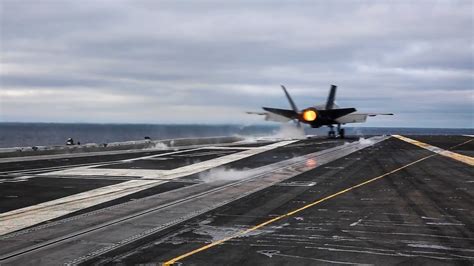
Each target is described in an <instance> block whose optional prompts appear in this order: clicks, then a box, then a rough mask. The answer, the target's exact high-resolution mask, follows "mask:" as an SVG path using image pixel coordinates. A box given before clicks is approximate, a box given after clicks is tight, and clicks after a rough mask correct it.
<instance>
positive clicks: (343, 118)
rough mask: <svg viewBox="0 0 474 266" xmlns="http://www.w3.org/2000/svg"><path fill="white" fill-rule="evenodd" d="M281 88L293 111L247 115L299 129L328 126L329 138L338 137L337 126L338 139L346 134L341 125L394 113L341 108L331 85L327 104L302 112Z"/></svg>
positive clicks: (268, 108)
mask: <svg viewBox="0 0 474 266" xmlns="http://www.w3.org/2000/svg"><path fill="white" fill-rule="evenodd" d="M281 88H282V89H283V92H284V93H285V95H286V98H287V99H288V102H289V103H290V106H291V110H289V109H278V108H271V107H262V109H263V110H265V112H247V113H248V114H257V115H264V116H265V120H267V121H275V122H288V121H290V120H294V121H296V123H297V126H298V127H301V123H303V124H308V125H310V126H311V127H312V128H318V127H321V126H328V127H329V133H328V136H329V138H335V137H336V132H335V131H334V126H335V125H336V126H337V133H338V137H339V138H344V136H345V132H344V129H343V128H342V127H341V125H345V124H348V123H363V122H365V121H366V120H367V117H368V116H376V115H393V114H392V113H356V111H357V110H356V109H355V108H339V106H337V105H336V104H335V103H334V100H335V99H336V90H337V86H336V85H331V89H330V90H329V96H328V99H327V101H326V104H319V105H315V106H312V107H308V108H305V109H303V110H302V111H300V110H299V109H298V107H296V104H295V102H294V101H293V99H292V98H291V96H290V94H289V93H288V91H287V90H286V88H285V86H283V85H281Z"/></svg>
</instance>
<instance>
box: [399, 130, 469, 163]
mask: <svg viewBox="0 0 474 266" xmlns="http://www.w3.org/2000/svg"><path fill="white" fill-rule="evenodd" d="M392 136H393V137H395V138H397V139H400V140H403V141H405V142H408V143H411V144H413V145H416V146H418V147H421V148H423V149H427V150H430V151H432V152H435V153H437V154H439V155H443V156H446V157H449V158H451V159H454V160H458V161H460V162H463V163H466V164H469V165H471V166H474V158H473V157H470V156H467V155H462V154H459V153H455V152H452V151H448V150H444V149H441V148H438V147H436V146H433V145H430V144H426V143H423V142H421V141H418V140H414V139H410V138H407V137H404V136H401V135H392ZM471 141H472V140H468V141H465V142H463V143H461V144H459V145H456V146H454V147H457V146H461V145H464V144H466V143H468V142H471Z"/></svg>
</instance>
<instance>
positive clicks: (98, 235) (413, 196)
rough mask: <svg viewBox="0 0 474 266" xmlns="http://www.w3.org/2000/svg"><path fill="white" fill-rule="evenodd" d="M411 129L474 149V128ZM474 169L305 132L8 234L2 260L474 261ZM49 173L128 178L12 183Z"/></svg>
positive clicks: (436, 141)
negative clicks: (452, 132)
mask: <svg viewBox="0 0 474 266" xmlns="http://www.w3.org/2000/svg"><path fill="white" fill-rule="evenodd" d="M405 137H409V138H410V139H412V140H416V141H419V142H422V143H426V144H429V145H431V146H436V147H438V148H441V149H445V150H450V149H451V148H452V150H451V151H452V152H454V153H455V154H460V155H464V156H472V154H473V148H474V147H473V146H472V141H470V139H471V137H467V136H405ZM380 140H382V139H379V140H378V141H380ZM346 142H352V144H347V143H346ZM357 143H359V144H357ZM360 143H363V146H358V145H360ZM350 145H352V146H350ZM263 146H265V145H262V147H263ZM238 147H241V148H245V147H247V148H249V149H252V148H256V147H259V145H249V146H245V145H241V146H238ZM352 147H358V148H356V149H354V148H352ZM232 148H233V147H229V150H228V151H229V154H230V155H232V152H233V151H232V150H231V149H232ZM349 148H350V149H349ZM215 151H226V149H225V148H224V149H222V150H220V149H216V150H215ZM239 151H240V150H239ZM196 153H197V151H196V152H194V151H191V152H188V154H189V155H191V156H192V154H195V155H196ZM337 153H341V154H342V155H341V156H337ZM178 154H179V153H178ZM198 154H199V153H198ZM307 154H314V156H309V157H308V156H306V157H305V155H307ZM182 155H186V153H184V154H182ZM203 156H206V155H203ZM225 156H226V154H222V158H225ZM137 157H138V156H137ZM140 157H142V156H140ZM185 157H186V156H183V160H186V158H185ZM156 158H159V157H156ZM177 158H179V156H177ZM126 159H133V158H129V157H127V158H126ZM146 159H148V158H146ZM176 160H179V159H176ZM298 160H299V164H298V163H296V162H295V161H298ZM137 161H139V160H136V161H134V160H132V161H131V162H137ZM159 161H160V160H153V163H156V162H159ZM164 161H165V160H164ZM113 165H117V162H112V163H111V164H110V165H109V167H110V169H111V168H112V166H113ZM176 165H177V166H178V167H179V166H181V164H180V163H177V164H176ZM191 165H192V164H191ZM269 165H273V166H272V167H269ZM0 167H1V164H0ZM101 168H103V169H107V165H103V166H101ZM178 169H179V168H178ZM244 169H246V170H245V171H244ZM111 171H113V169H111ZM473 176H474V170H473V167H472V166H470V165H468V164H466V163H464V162H462V161H459V160H457V159H456V156H453V157H446V156H442V155H440V154H437V153H434V152H432V151H430V150H427V149H424V148H422V147H419V146H416V145H414V144H411V143H408V142H405V141H403V140H401V139H397V138H395V137H392V138H388V139H385V140H383V141H381V142H378V143H376V141H375V139H369V140H366V139H362V140H361V141H360V142H357V139H352V140H351V139H350V140H348V141H341V140H326V139H312V140H304V141H299V142H294V143H290V144H288V145H285V146H283V147H277V148H275V149H271V150H267V151H264V152H262V153H258V154H255V155H253V156H250V157H246V158H242V159H240V160H236V161H232V162H228V163H224V164H222V165H219V166H216V167H215V169H209V170H205V171H203V172H202V173H196V174H191V175H188V176H181V177H178V178H176V179H173V180H170V181H169V182H170V183H166V182H165V183H162V184H160V185H158V186H156V188H153V187H152V188H149V189H147V190H143V191H141V192H137V193H133V194H129V195H127V196H125V197H123V198H118V199H115V200H113V201H111V202H105V203H102V204H101V205H98V206H95V207H94V206H93V207H89V208H88V209H84V210H79V211H78V212H76V213H72V214H68V215H67V216H65V217H63V218H61V217H59V218H56V219H54V221H52V222H50V223H42V224H41V225H40V226H36V227H35V226H32V227H29V228H27V229H25V230H23V231H22V230H20V231H17V232H15V233H11V234H7V235H5V236H0V264H2V265H4V264H5V265H24V264H28V263H29V264H35V265H36V264H44V265H50V264H63V263H72V264H75V263H82V264H91V263H97V264H111V265H112V264H118V263H120V264H126V265H129V264H132V265H133V264H148V265H160V264H162V263H170V264H171V263H174V264H175V265H315V264H316V265H321V264H322V265H333V264H339V265H355V264H375V265H378V264H382V265H394V264H424V265H437V264H439V265H445V264H458V265H472V264H473V263H474V248H473V247H474V220H473V219H472V217H474V207H473V206H474V193H473V191H474V190H473V188H474V187H473V186H474V178H473ZM219 177H220V178H219ZM16 178H18V177H16ZM125 178H126V177H125ZM128 178H132V177H128ZM136 178H140V177H136ZM42 179H44V180H43V182H44V183H45V184H51V183H54V182H55V180H66V182H71V181H70V180H78V181H74V182H84V183H87V182H91V186H93V185H92V184H94V182H104V183H102V184H101V185H104V186H107V185H108V184H107V182H123V181H118V180H117V179H115V180H114V179H112V178H109V177H107V176H103V178H102V179H101V178H100V176H99V177H97V179H96V178H94V179H90V178H89V179H81V178H80V176H77V177H73V178H72V179H71V177H68V178H48V177H32V178H30V179H26V180H25V181H21V182H18V183H11V184H17V185H18V186H17V187H15V188H14V189H17V190H21V188H22V186H21V183H25V182H36V183H37V182H40V181H41V180H42ZM28 180H30V181H28ZM259 180H260V181H259ZM265 180H268V181H265ZM270 180H273V181H270ZM61 182H64V181H61ZM33 184H34V183H33ZM58 184H59V183H58ZM77 184H79V183H77ZM77 184H76V185H77ZM167 184H169V185H167ZM49 186H51V185H49ZM60 186H61V185H58V186H57V187H58V188H59V187H60ZM53 187H54V186H51V187H50V190H49V191H43V192H42V193H43V194H45V195H48V194H53V193H52V191H51V189H53ZM257 188H258V189H257ZM0 189H2V190H1V193H2V195H3V194H4V192H5V193H6V194H9V192H13V191H15V190H14V189H13V188H11V187H9V188H8V189H6V188H2V187H1V184H0ZM86 189H91V188H86ZM53 190H54V189H53ZM240 191H245V192H240ZM74 193H77V192H74ZM10 194H12V193H10ZM17 194H19V195H20V194H21V193H17ZM26 194H28V193H23V194H21V195H26ZM233 194H235V196H232V195H233ZM19 195H18V196H19ZM26 197H28V196H26ZM18 198H19V197H18ZM18 198H17V199H18ZM14 199H15V198H11V200H14ZM18 200H20V199H18ZM31 204H34V202H33V203H31ZM152 205H153V207H152ZM12 206H15V203H13V204H12ZM18 206H19V205H18ZM14 208H15V207H14ZM167 217H168V218H169V219H168V218H167ZM173 217H176V218H173ZM178 217H183V218H178ZM186 217H187V218H186ZM177 218H178V220H173V219H177ZM2 219H5V217H1V216H0V222H1V221H2ZM7 219H8V218H7ZM166 220H168V221H172V222H171V223H169V224H161V225H160V223H164V221H166ZM130 231H133V232H135V233H133V234H132V233H129V232H130ZM48 241H49V242H48Z"/></svg>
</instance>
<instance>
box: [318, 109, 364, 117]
mask: <svg viewBox="0 0 474 266" xmlns="http://www.w3.org/2000/svg"><path fill="white" fill-rule="evenodd" d="M355 111H357V110H356V109H355V108H340V109H330V110H318V112H319V114H320V115H321V116H323V117H327V118H330V119H336V118H339V117H341V116H345V115H347V114H350V113H353V112H355Z"/></svg>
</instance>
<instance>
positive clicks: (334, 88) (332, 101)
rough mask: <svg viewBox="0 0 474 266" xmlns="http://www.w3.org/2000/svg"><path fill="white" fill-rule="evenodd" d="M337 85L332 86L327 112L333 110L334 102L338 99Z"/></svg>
mask: <svg viewBox="0 0 474 266" xmlns="http://www.w3.org/2000/svg"><path fill="white" fill-rule="evenodd" d="M336 90H337V86H336V85H331V90H330V91H329V96H328V100H327V101H326V110H330V109H333V107H334V100H335V99H336Z"/></svg>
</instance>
